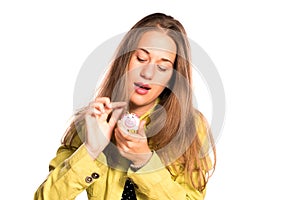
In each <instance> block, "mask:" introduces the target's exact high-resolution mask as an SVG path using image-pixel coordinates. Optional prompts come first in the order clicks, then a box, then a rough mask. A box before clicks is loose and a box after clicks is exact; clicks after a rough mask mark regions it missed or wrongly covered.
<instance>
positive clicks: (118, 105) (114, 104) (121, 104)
mask: <svg viewBox="0 0 300 200" xmlns="http://www.w3.org/2000/svg"><path fill="white" fill-rule="evenodd" d="M110 105H111V108H112V109H117V108H125V107H127V103H126V102H124V101H120V102H112V103H111V104H110Z"/></svg>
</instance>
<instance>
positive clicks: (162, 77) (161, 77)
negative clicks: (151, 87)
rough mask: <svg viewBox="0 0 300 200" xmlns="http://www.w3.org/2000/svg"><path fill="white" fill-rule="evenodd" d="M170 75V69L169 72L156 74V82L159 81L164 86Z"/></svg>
mask: <svg viewBox="0 0 300 200" xmlns="http://www.w3.org/2000/svg"><path fill="white" fill-rule="evenodd" d="M171 77H172V71H170V72H165V73H163V74H160V75H159V76H157V80H156V81H157V83H160V84H161V86H163V87H166V86H167V85H168V83H169V81H170V79H171Z"/></svg>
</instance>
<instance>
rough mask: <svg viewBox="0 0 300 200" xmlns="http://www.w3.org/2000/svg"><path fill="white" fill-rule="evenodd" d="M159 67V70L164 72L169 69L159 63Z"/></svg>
mask: <svg viewBox="0 0 300 200" xmlns="http://www.w3.org/2000/svg"><path fill="white" fill-rule="evenodd" d="M157 67H158V69H159V71H162V72H165V71H167V68H166V67H164V66H162V65H157Z"/></svg>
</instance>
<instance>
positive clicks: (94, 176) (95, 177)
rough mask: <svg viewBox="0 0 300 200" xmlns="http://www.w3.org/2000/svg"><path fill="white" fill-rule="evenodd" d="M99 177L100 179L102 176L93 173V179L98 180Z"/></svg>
mask: <svg viewBox="0 0 300 200" xmlns="http://www.w3.org/2000/svg"><path fill="white" fill-rule="evenodd" d="M99 177H100V175H99V174H98V173H96V172H94V173H92V178H94V179H97V178H99Z"/></svg>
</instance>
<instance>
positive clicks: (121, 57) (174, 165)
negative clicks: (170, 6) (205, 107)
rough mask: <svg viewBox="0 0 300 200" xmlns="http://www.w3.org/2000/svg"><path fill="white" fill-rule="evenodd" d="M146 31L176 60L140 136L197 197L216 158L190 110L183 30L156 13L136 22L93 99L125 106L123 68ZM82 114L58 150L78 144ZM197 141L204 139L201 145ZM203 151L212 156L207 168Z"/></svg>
mask: <svg viewBox="0 0 300 200" xmlns="http://www.w3.org/2000/svg"><path fill="white" fill-rule="evenodd" d="M151 30H155V31H160V32H163V33H165V34H167V35H168V36H169V37H171V38H172V39H173V40H174V42H175V43H176V47H177V56H176V59H175V63H174V73H173V75H172V78H171V81H170V84H169V85H168V87H166V88H165V90H164V91H163V92H162V93H161V94H160V96H159V99H160V101H159V105H157V106H156V108H155V109H154V111H153V112H152V113H151V115H150V119H151V122H150V123H149V125H148V126H147V130H146V134H147V136H148V141H149V145H150V147H151V148H152V149H153V150H155V151H156V152H157V153H158V155H159V156H160V158H161V159H162V161H163V162H164V163H165V165H167V169H168V170H169V171H170V173H171V174H172V175H173V176H174V177H175V178H176V176H177V175H179V174H180V173H184V174H185V177H186V178H187V180H188V182H190V183H191V184H192V185H193V187H195V188H196V189H198V190H199V191H203V190H204V189H205V187H206V184H207V182H208V179H209V177H210V176H211V174H210V172H211V171H214V168H215V160H216V159H215V156H216V152H215V145H214V141H213V137H212V134H211V133H210V129H209V126H208V123H207V121H206V120H205V118H204V116H203V115H202V114H201V113H200V112H199V111H197V110H196V109H195V108H194V106H193V94H192V90H191V89H190V87H191V84H192V73H191V70H192V69H191V58H190V57H191V56H190V46H189V41H188V39H187V35H186V32H185V29H184V27H183V26H182V24H181V23H180V22H179V21H177V20H175V19H174V18H173V17H171V16H167V15H165V14H162V13H154V14H151V15H148V16H146V17H144V18H143V19H141V20H140V21H139V22H137V23H136V24H135V25H134V26H133V27H132V28H131V29H130V31H128V33H127V34H126V35H125V36H124V38H123V40H122V41H121V43H120V44H119V47H118V49H117V50H116V54H115V59H114V61H113V62H112V64H111V66H110V68H109V70H108V72H107V74H106V77H105V78H104V79H103V81H102V83H101V85H100V88H99V90H98V93H97V94H96V96H97V97H110V98H111V101H127V102H128V101H129V96H130V94H128V92H127V91H126V90H124V88H127V87H126V83H127V79H126V72H127V70H128V63H129V60H130V58H131V56H132V55H133V53H134V50H135V49H136V48H137V45H138V42H139V40H140V38H141V36H142V35H143V34H144V33H145V32H147V31H151ZM85 110H86V108H82V109H81V110H80V111H78V113H76V114H75V115H74V118H73V120H72V122H71V124H70V126H69V128H68V129H67V130H66V133H65V136H64V138H63V141H62V143H63V144H64V145H66V146H72V141H73V139H74V138H75V136H76V134H77V133H78V132H80V134H81V136H80V137H81V140H83V141H84V135H85V133H84V132H85V131H84V115H85ZM162 122H164V123H162ZM78 129H80V130H81V131H78ZM199 132H200V133H199ZM199 135H202V136H205V137H202V140H201V139H200V137H199ZM179 150H181V152H180V151H179ZM209 150H212V152H213V155H214V159H213V164H212V166H210V165H211V164H210V159H209V155H208V154H209ZM178 151H179V152H180V154H178ZM175 161H176V162H175ZM178 166H179V167H178Z"/></svg>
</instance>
